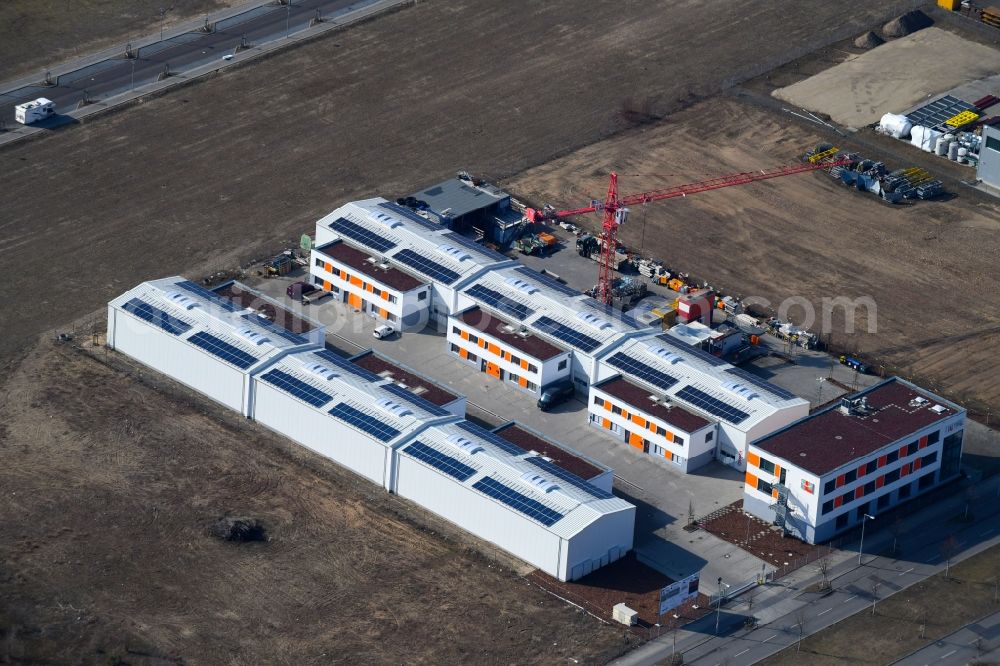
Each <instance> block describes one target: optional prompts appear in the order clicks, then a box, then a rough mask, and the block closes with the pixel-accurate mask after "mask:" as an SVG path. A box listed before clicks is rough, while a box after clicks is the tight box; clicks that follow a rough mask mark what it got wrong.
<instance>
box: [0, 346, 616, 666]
mask: <svg viewBox="0 0 1000 666" xmlns="http://www.w3.org/2000/svg"><path fill="white" fill-rule="evenodd" d="M104 358H105V352H98V355H97V356H96V358H95V357H91V356H90V355H88V354H86V353H84V352H80V351H75V350H74V349H72V348H71V347H69V346H63V345H59V346H53V345H52V344H50V343H45V344H43V345H42V347H41V348H39V349H38V350H37V352H36V353H35V354H34V355H32V356H29V357H28V359H27V360H26V361H25V362H24V364H23V365H21V366H20V367H18V368H17V369H16V370H15V371H13V372H12V373H10V376H9V377H8V378H7V380H6V382H5V383H4V384H3V385H2V387H0V411H2V413H3V414H4V427H3V429H2V430H0V457H2V458H3V461H4V463H3V471H2V472H0V487H2V488H3V497H4V501H3V502H2V503H0V524H2V525H3V529H2V530H0V599H2V600H3V601H2V603H0V663H102V664H106V663H125V662H127V663H131V664H163V663H169V662H170V661H175V662H176V663H181V662H183V663H187V664H219V663H261V664H264V663H266V664H304V663H351V664H362V663H364V664H376V663H381V664H402V663H408V664H412V663H427V664H443V663H451V664H455V663H488V664H501V663H503V664H514V663H517V664H523V663H538V664H542V663H553V662H566V661H567V660H569V659H573V660H579V661H580V663H602V662H603V661H604V660H606V658H608V657H611V656H614V655H615V654H617V651H618V650H619V649H620V647H621V637H620V635H618V633H617V632H616V631H614V630H612V629H611V628H610V626H608V625H605V624H603V623H600V622H597V621H596V620H594V618H592V617H590V616H588V615H586V614H585V613H583V612H580V611H578V610H576V609H573V608H572V607H570V606H568V605H566V604H565V603H563V602H561V601H559V600H558V599H556V598H554V597H552V596H551V595H549V594H546V593H545V592H543V591H541V590H540V589H538V588H537V587H535V586H533V585H531V584H529V583H528V582H527V581H526V580H525V579H523V578H521V577H520V576H519V575H518V573H516V572H515V571H512V570H511V569H510V568H509V564H510V563H509V562H507V561H504V560H494V559H493V557H492V556H487V557H484V556H482V555H479V554H478V553H479V552H483V550H485V549H483V548H482V547H481V546H479V545H478V544H473V543H471V542H469V541H467V540H466V538H465V537H464V536H463V534H462V533H460V532H459V531H458V530H456V529H454V528H453V527H451V526H450V525H447V524H444V523H442V522H440V521H437V520H435V519H434V518H433V517H432V516H430V515H428V514H425V513H423V512H422V511H420V510H419V509H418V508H417V507H414V506H413V505H411V504H409V503H408V502H405V501H402V500H399V499H398V498H396V497H393V496H391V495H388V494H386V493H384V492H383V491H381V490H380V489H379V488H377V487H375V486H373V485H371V484H369V483H368V482H367V481H364V480H362V479H359V478H357V477H354V476H353V475H351V474H349V473H347V472H345V471H343V470H341V469H339V468H338V467H336V466H335V465H333V464H331V463H329V462H327V461H325V460H323V459H321V458H319V457H318V456H315V455H312V454H311V453H309V452H308V451H306V450H304V449H301V448H299V447H297V446H295V445H294V444H292V443H291V442H289V441H287V440H284V439H283V438H281V437H278V436H276V435H274V434H272V433H270V432H268V431H265V430H263V429H262V428H259V427H257V426H255V425H254V424H248V423H247V422H245V421H242V420H241V419H240V418H239V416H238V415H234V414H230V413H228V412H227V411H225V410H224V409H222V408H215V407H214V406H212V405H210V404H208V403H207V402H205V401H203V399H201V398H200V397H198V396H194V395H193V394H191V393H190V392H188V391H186V390H184V389H182V388H180V387H177V386H176V385H174V384H172V383H170V382H167V381H166V380H164V379H163V378H161V377H159V376H157V375H155V374H151V373H149V372H148V371H147V370H139V373H140V374H141V375H142V379H141V380H139V379H138V378H137V377H136V376H134V375H133V376H131V377H130V376H128V375H126V374H125V373H123V372H121V371H120V370H119V369H116V368H112V367H108V366H107V365H105V363H104V362H103V359H104ZM107 358H108V362H109V363H111V364H112V365H116V364H119V363H122V362H123V361H122V359H121V358H120V357H118V355H116V354H114V353H113V352H112V353H109V354H108V355H107ZM225 515H230V516H243V517H249V518H252V519H256V520H259V521H261V522H262V523H263V525H264V527H265V529H266V530H267V532H268V535H269V536H270V541H268V542H266V543H234V542H228V541H224V540H221V539H219V538H216V537H215V536H212V534H211V529H212V527H213V525H215V523H216V521H217V520H218V519H219V517H221V516H225ZM488 550H489V551H492V549H488ZM522 566H523V565H522ZM144 655H145V656H144ZM116 659H120V660H122V662H118V661H115V660H116Z"/></svg>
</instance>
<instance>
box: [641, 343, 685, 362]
mask: <svg viewBox="0 0 1000 666" xmlns="http://www.w3.org/2000/svg"><path fill="white" fill-rule="evenodd" d="M646 350H647V351H649V353H650V354H653V355H654V356H659V357H660V358H662V359H663V360H664V361H666V362H667V363H669V364H670V365H674V364H675V363H680V362H681V361H683V360H684V357H683V356H681V355H680V354H678V353H677V352H672V351H670V350H669V349H664V348H663V347H660V346H658V345H646Z"/></svg>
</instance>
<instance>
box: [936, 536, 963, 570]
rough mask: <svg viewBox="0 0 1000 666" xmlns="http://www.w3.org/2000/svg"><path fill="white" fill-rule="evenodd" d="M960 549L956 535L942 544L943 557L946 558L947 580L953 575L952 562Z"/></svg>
mask: <svg viewBox="0 0 1000 666" xmlns="http://www.w3.org/2000/svg"><path fill="white" fill-rule="evenodd" d="M960 549H961V546H959V545H958V539H956V538H955V535H954V534H952V535H951V536H950V537H948V538H947V539H945V540H944V541H943V542H942V543H941V557H943V558H944V577H945V579H946V580H947V579H948V577H949V574H950V573H951V560H952V558H953V557H955V555H957V554H958V552H959V550H960Z"/></svg>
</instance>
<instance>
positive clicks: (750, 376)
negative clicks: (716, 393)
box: [726, 368, 798, 400]
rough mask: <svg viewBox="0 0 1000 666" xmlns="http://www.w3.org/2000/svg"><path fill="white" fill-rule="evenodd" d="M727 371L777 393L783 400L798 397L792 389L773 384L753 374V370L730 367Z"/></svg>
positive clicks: (772, 392) (772, 393)
mask: <svg viewBox="0 0 1000 666" xmlns="http://www.w3.org/2000/svg"><path fill="white" fill-rule="evenodd" d="M726 372H728V373H729V374H731V375H736V376H737V377H739V378H741V379H744V380H746V381H748V382H750V383H751V384H753V385H754V386H756V387H757V388H759V389H763V390H765V391H767V392H768V393H770V394H771V395H775V396H777V397H779V398H781V399H782V400H794V399H795V398H797V397H798V396H797V395H795V394H794V393H792V392H791V391H786V390H785V389H783V388H781V387H780V386H775V385H774V384H772V383H771V382H769V381H767V380H766V379H762V378H760V377H758V376H757V375H755V374H753V373H752V372H747V371H746V370H744V369H742V368H729V369H727V370H726Z"/></svg>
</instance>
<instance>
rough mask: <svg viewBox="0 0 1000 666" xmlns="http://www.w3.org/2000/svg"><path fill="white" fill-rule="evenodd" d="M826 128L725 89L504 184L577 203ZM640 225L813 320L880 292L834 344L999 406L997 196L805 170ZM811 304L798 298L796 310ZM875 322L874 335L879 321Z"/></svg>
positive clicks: (770, 155) (750, 155)
mask: <svg viewBox="0 0 1000 666" xmlns="http://www.w3.org/2000/svg"><path fill="white" fill-rule="evenodd" d="M726 119H731V120H728V121H727V120H726ZM818 141H819V137H818V136H817V135H814V134H810V132H809V131H807V130H804V129H802V128H800V126H798V125H796V124H793V123H789V122H787V121H786V120H785V119H784V118H783V117H781V116H779V115H775V114H773V113H771V112H767V111H764V110H761V109H759V108H757V107H755V106H751V105H748V104H744V103H740V102H739V101H737V100H735V99H716V100H711V101H709V102H706V103H702V104H698V105H696V106H694V107H693V108H691V109H689V110H686V111H683V112H681V113H678V114H675V115H673V116H672V117H671V118H670V119H669V120H668V121H667V122H664V123H662V124H660V125H657V126H655V127H649V128H645V129H640V130H635V131H633V132H630V133H627V134H623V135H620V136H617V137H615V138H613V139H610V140H608V141H605V142H601V143H598V144H595V145H593V146H589V147H587V148H584V149H583V150H580V151H577V152H575V153H573V154H571V155H568V156H566V157H564V158H562V159H559V160H556V161H554V162H552V163H550V164H546V165H544V166H541V167H538V168H536V169H531V170H529V171H527V172H525V173H523V174H520V175H518V176H517V177H516V178H513V179H511V180H510V181H508V182H506V183H505V185H507V186H508V187H509V188H510V189H512V190H513V191H514V192H516V193H518V194H521V195H523V196H527V197H530V198H531V199H533V200H534V201H535V202H536V203H541V202H550V203H552V204H555V205H557V206H568V205H578V204H580V203H582V202H586V201H587V199H588V197H589V195H598V196H603V195H602V194H601V190H602V189H603V188H606V187H607V185H606V180H605V179H606V175H605V174H607V173H608V171H610V170H612V169H616V170H617V171H618V172H619V174H621V179H620V187H621V189H622V190H623V192H625V193H628V192H641V191H645V190H649V189H654V188H657V187H665V186H668V185H672V184H679V183H683V182H687V181H692V180H698V179H699V178H703V177H706V176H707V175H708V174H711V175H718V174H723V173H730V172H738V171H746V170H753V169H755V168H772V167H776V166H781V165H784V164H790V163H793V162H795V161H796V159H797V156H798V155H799V154H800V153H802V152H804V150H805V149H807V148H809V147H811V146H813V145H815V144H816V143H817V142H818ZM637 146H641V147H642V148H641V150H637ZM899 166H905V165H902V164H901V165H899ZM631 174H666V175H664V176H662V177H652V176H648V175H647V176H633V175H631ZM583 221H584V222H585V223H586V224H588V225H591V226H593V225H595V224H596V223H597V221H596V220H595V219H593V218H592V217H588V218H586V219H584V220H583ZM643 224H645V226H646V230H645V234H644V238H645V254H647V255H651V256H656V257H659V258H661V259H663V260H664V261H665V262H666V263H667V264H668V265H671V266H674V267H676V268H677V269H678V270H686V271H690V272H692V273H694V274H696V275H698V276H701V277H703V278H706V279H709V280H710V281H711V282H712V283H713V284H715V285H716V286H718V287H720V288H723V289H725V290H727V291H728V292H731V293H737V294H742V295H744V296H756V297H761V298H765V299H767V300H768V301H769V302H770V303H771V304H772V305H773V306H774V308H775V309H777V308H778V306H779V305H780V304H781V303H782V301H783V300H784V299H786V298H789V297H802V298H804V299H806V300H807V301H809V302H811V303H814V304H815V312H816V313H817V318H818V319H817V321H816V323H815V324H814V325H813V326H811V327H810V328H812V330H814V331H821V330H822V325H821V318H820V314H821V313H822V305H821V303H820V299H821V298H823V297H830V298H832V297H838V296H844V297H847V298H848V299H852V300H853V299H857V298H859V297H865V296H870V297H871V298H872V299H873V300H874V302H875V303H876V305H877V307H876V308H875V309H874V310H869V309H868V308H861V309H860V310H859V311H858V317H857V319H856V322H855V328H856V332H855V333H853V334H850V335H849V334H847V333H846V332H845V330H846V329H845V318H844V309H843V308H837V309H835V310H834V311H833V316H832V317H830V318H829V320H830V322H831V334H832V343H833V344H834V345H835V346H837V347H840V348H846V349H849V350H852V351H854V350H856V351H860V352H862V353H865V354H867V355H868V356H870V357H872V358H874V359H878V360H880V361H881V362H882V363H884V364H885V366H886V371H887V372H892V371H898V372H900V373H902V374H903V375H904V376H908V377H911V378H914V379H916V380H917V381H919V382H920V383H922V384H924V385H926V386H928V387H930V388H931V389H932V390H941V391H944V392H945V393H946V394H948V395H950V396H953V397H956V398H960V399H979V400H981V401H983V402H987V403H990V404H992V405H993V406H994V411H995V410H996V407H998V406H1000V355H998V354H997V353H996V351H995V350H996V348H997V345H998V344H1000V314H998V313H1000V290H998V289H997V288H996V270H995V262H996V249H997V247H1000V205H998V204H995V203H992V202H991V201H989V200H987V199H986V198H984V197H981V196H978V195H974V194H972V193H965V192H959V195H958V196H957V197H956V198H954V199H952V200H950V201H943V202H921V203H920V204H918V205H914V206H906V207H890V206H889V205H887V204H883V203H881V202H880V201H879V200H878V199H877V198H875V197H873V196H871V195H868V194H862V193H858V192H854V191H850V190H846V189H844V188H843V187H842V186H840V185H839V184H837V183H835V182H834V181H833V180H832V179H830V178H829V177H828V176H826V175H823V174H804V175H797V176H790V177H786V178H782V179H778V180H772V181H768V182H764V183H757V184H753V185H750V186H741V187H734V188H729V189H726V190H720V191H716V192H707V193H702V194H697V195H694V196H690V197H686V198H684V199H675V200H672V201H666V202H662V203H657V204H650V205H648V206H647V207H646V208H645V209H643V208H641V207H637V208H635V209H633V210H632V215H631V218H630V223H629V225H628V226H627V227H626V228H623V229H622V232H621V238H622V240H623V241H624V242H625V243H626V244H627V245H629V246H631V247H638V246H640V244H641V240H642V239H643V232H642V229H643ZM802 312H803V310H802V308H801V307H796V308H793V309H790V310H789V314H790V316H792V317H793V318H795V319H798V320H801V319H802ZM876 314H877V316H875V315H876ZM869 319H870V320H872V321H873V323H875V324H877V332H876V333H868V327H867V321H866V320H869Z"/></svg>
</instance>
